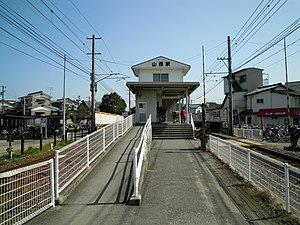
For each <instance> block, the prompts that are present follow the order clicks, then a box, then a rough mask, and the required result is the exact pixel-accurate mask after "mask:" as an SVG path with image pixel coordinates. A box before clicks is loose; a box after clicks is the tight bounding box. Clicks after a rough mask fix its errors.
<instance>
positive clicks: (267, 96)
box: [247, 91, 293, 113]
mask: <svg viewBox="0 0 300 225" xmlns="http://www.w3.org/2000/svg"><path fill="white" fill-rule="evenodd" d="M257 99H263V103H257ZM291 102H292V101H291ZM284 107H286V96H285V95H282V94H278V93H272V92H271V91H266V92H261V93H257V94H255V95H250V96H248V97H247V108H248V109H252V110H253V112H255V113H256V112H258V111H259V110H260V109H272V108H284ZM291 107H293V106H291Z"/></svg>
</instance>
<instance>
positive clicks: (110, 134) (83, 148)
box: [55, 116, 133, 199]
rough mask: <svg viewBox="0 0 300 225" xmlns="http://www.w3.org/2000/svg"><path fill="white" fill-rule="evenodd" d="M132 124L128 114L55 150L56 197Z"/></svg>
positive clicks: (131, 118) (131, 117)
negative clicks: (121, 119)
mask: <svg viewBox="0 0 300 225" xmlns="http://www.w3.org/2000/svg"><path fill="white" fill-rule="evenodd" d="M132 125H133V116H129V117H127V118H125V119H124V120H123V121H118V122H116V123H112V124H110V125H107V126H105V127H103V128H101V129H99V130H97V131H96V132H94V133H92V134H90V135H87V136H86V137H84V138H82V139H80V140H78V141H76V142H73V143H72V144H70V145H68V146H66V147H64V148H62V149H60V150H56V154H55V175H56V176H55V179H56V182H55V187H56V192H55V193H56V199H58V198H59V194H60V193H61V192H62V191H63V190H64V189H65V188H66V187H68V185H69V184H70V183H72V181H73V180H75V179H76V178H77V177H78V176H79V175H80V174H81V173H82V172H83V171H84V170H86V169H87V168H88V167H89V165H90V163H91V162H93V161H94V160H95V159H96V158H97V157H98V156H99V155H100V154H101V153H103V152H104V151H105V149H107V147H109V146H110V145H111V144H112V143H113V142H114V141H115V140H116V139H117V138H118V137H120V136H121V135H123V134H124V133H125V132H126V131H127V130H128V129H129V128H130V127H132Z"/></svg>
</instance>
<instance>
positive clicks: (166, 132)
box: [152, 124, 194, 139]
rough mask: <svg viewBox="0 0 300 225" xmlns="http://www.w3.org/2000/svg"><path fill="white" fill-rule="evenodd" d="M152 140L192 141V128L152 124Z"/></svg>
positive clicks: (185, 125)
mask: <svg viewBox="0 0 300 225" xmlns="http://www.w3.org/2000/svg"><path fill="white" fill-rule="evenodd" d="M152 138H153V139H193V138H194V136H193V130H192V126H191V125H189V124H153V125H152Z"/></svg>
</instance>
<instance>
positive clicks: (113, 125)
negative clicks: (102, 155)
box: [112, 123, 116, 140]
mask: <svg viewBox="0 0 300 225" xmlns="http://www.w3.org/2000/svg"><path fill="white" fill-rule="evenodd" d="M112 127H113V140H115V137H116V136H115V124H114V123H113V124H112Z"/></svg>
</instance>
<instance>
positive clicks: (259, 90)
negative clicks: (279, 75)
mask: <svg viewBox="0 0 300 225" xmlns="http://www.w3.org/2000/svg"><path fill="white" fill-rule="evenodd" d="M278 87H283V88H285V86H284V85H283V84H282V83H276V84H271V85H267V86H262V87H259V88H256V89H254V90H252V91H249V92H248V93H246V96H248V95H254V94H257V93H260V92H265V91H269V90H274V89H275V88H278Z"/></svg>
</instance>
